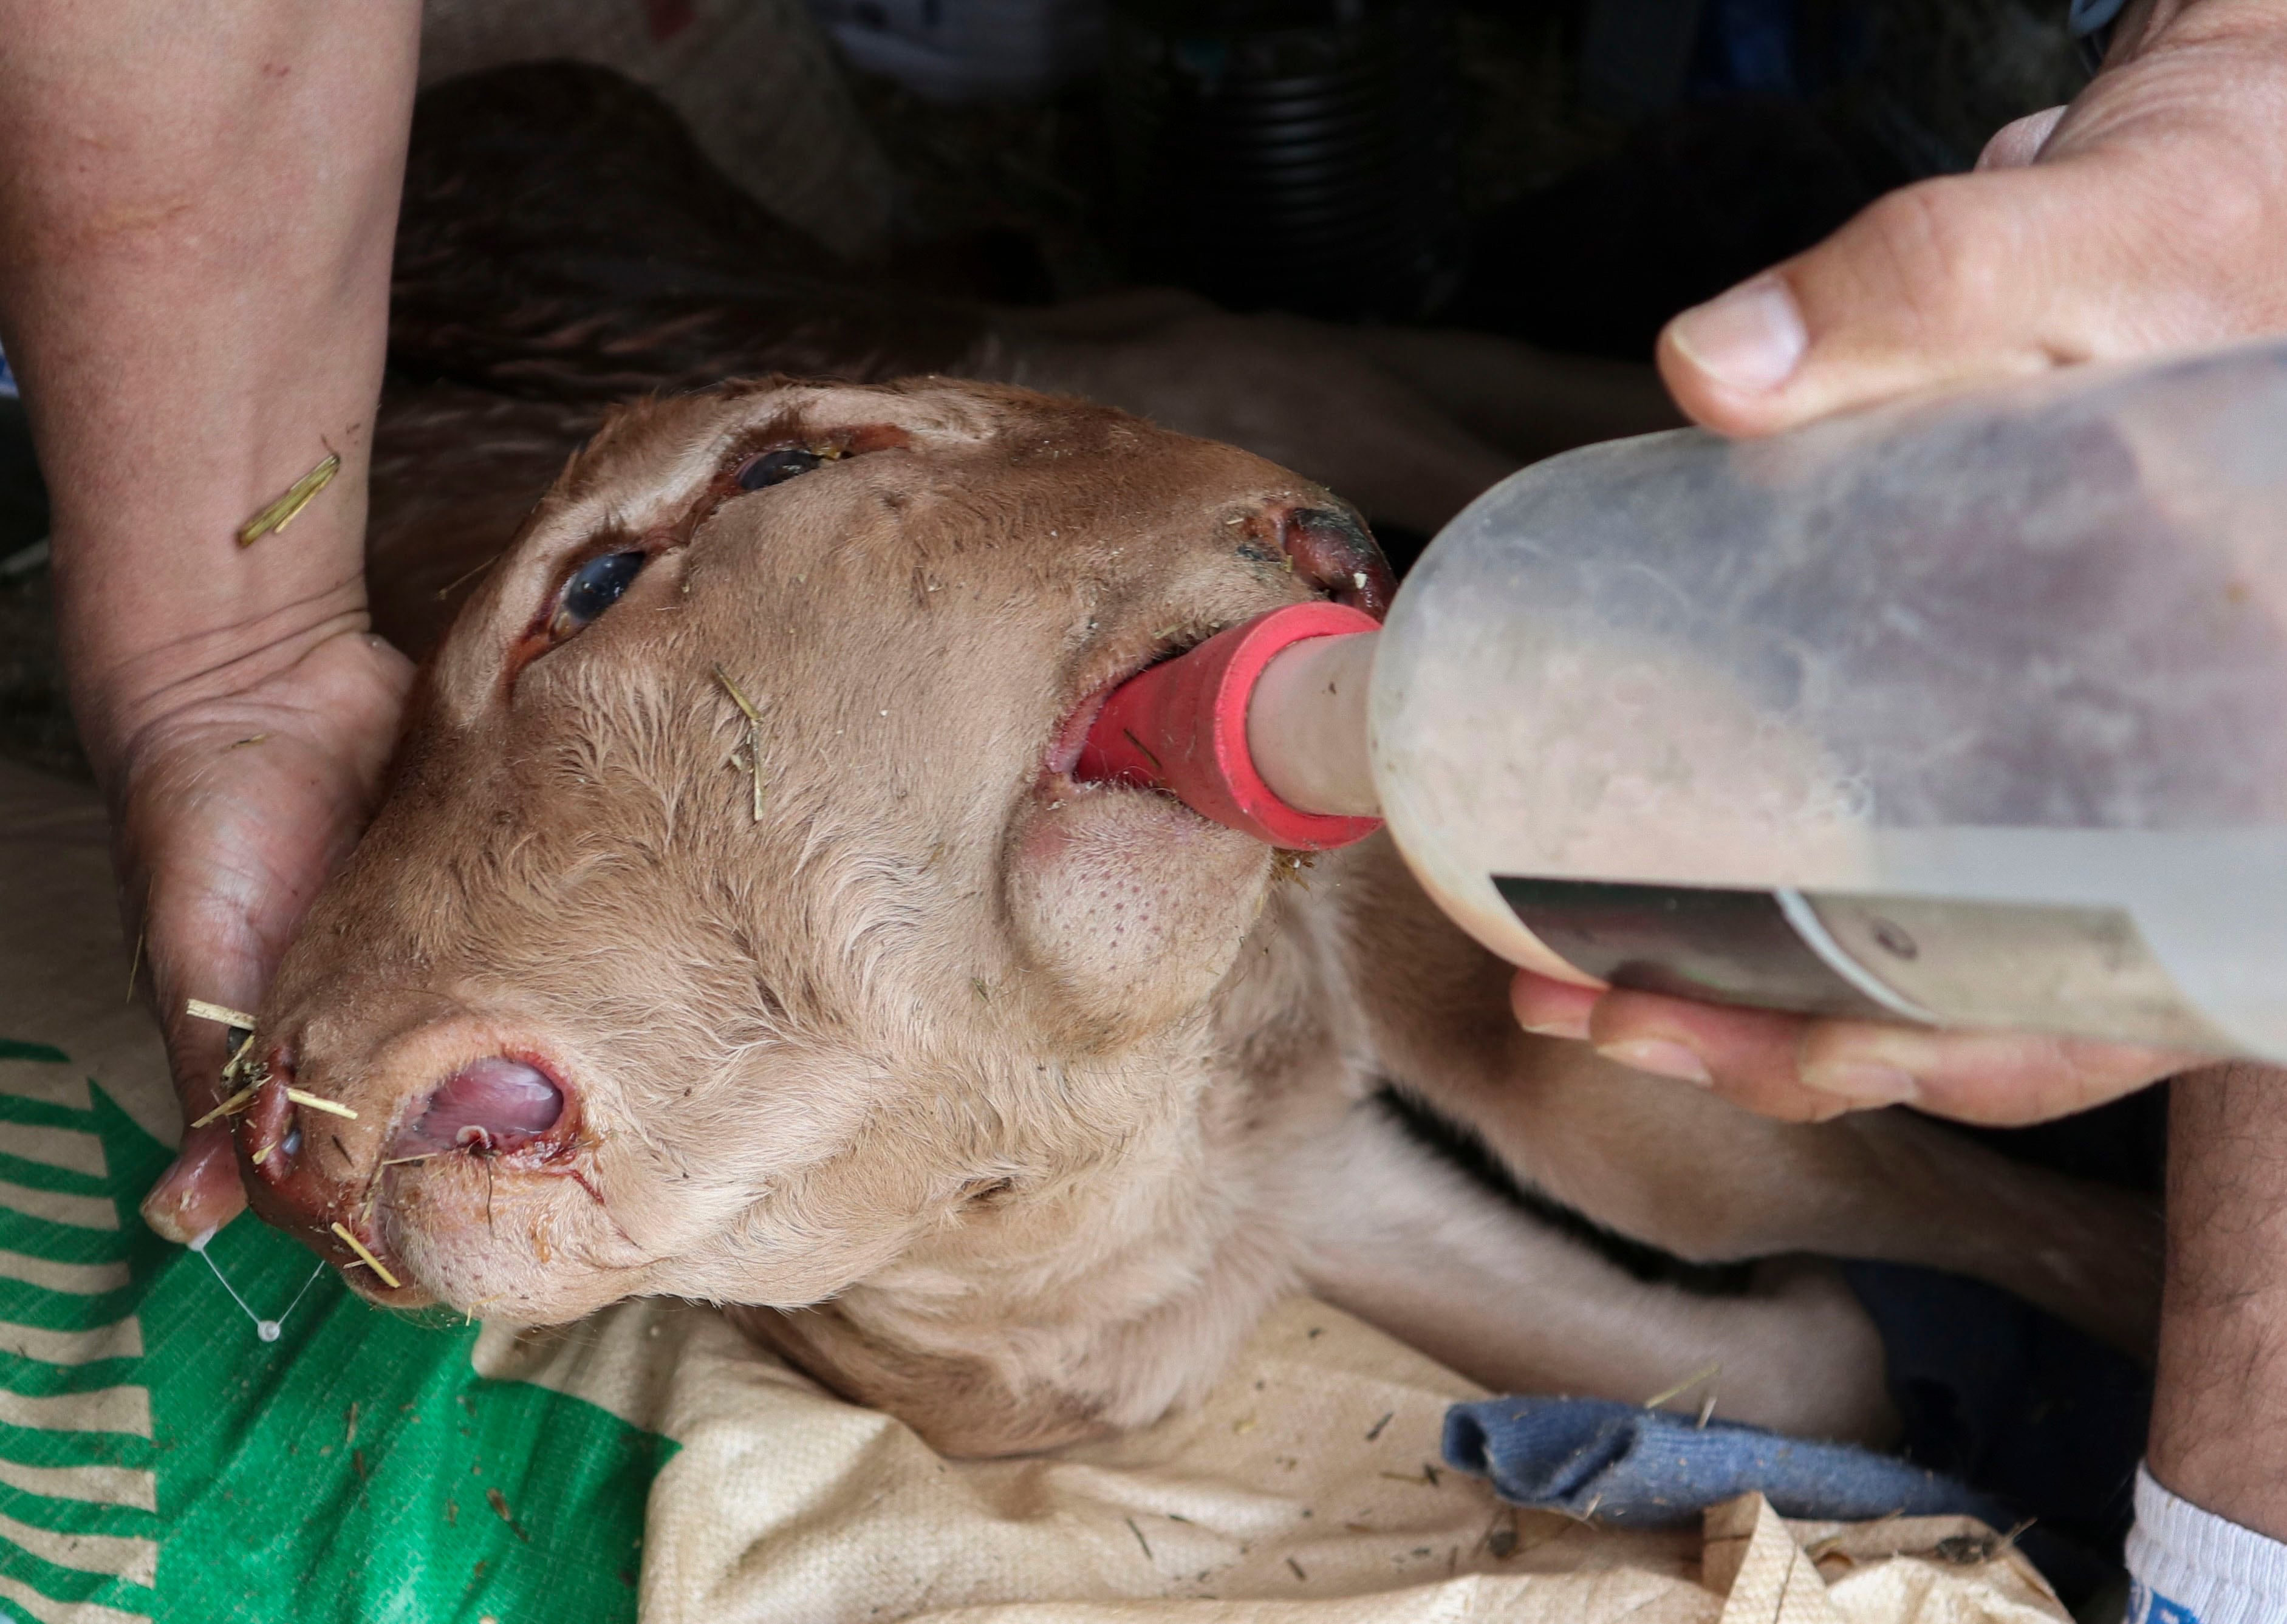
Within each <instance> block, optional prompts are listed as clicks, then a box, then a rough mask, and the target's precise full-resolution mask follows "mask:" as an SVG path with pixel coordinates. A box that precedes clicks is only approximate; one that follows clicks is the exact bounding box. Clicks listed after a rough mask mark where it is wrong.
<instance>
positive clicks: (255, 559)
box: [0, 0, 419, 776]
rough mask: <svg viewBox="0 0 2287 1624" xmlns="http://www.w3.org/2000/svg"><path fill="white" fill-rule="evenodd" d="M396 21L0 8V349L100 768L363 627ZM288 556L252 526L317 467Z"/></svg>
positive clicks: (394, 184) (409, 29) (248, 10)
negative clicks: (207, 703)
mask: <svg viewBox="0 0 2287 1624" xmlns="http://www.w3.org/2000/svg"><path fill="white" fill-rule="evenodd" d="M418 24H419V11H418V7H417V5H415V4H411V3H410V0H386V3H385V4H384V3H375V4H358V5H340V4H322V3H318V0H224V3H223V4H209V5H199V6H180V5H174V4H156V3H154V0H138V3H137V4H130V5H115V6H106V7H83V6H57V5H53V4H47V3H46V0H7V3H4V4H0V150H4V151H6V152H7V153H8V154H10V158H9V162H8V163H7V165H6V166H4V169H0V245H4V248H0V252H4V254H5V256H6V257H5V262H4V263H0V332H4V334H5V335H6V343H7V347H8V351H9V354H10V358H11V361H12V364H13V365H15V366H16V367H17V368H18V370H19V371H20V374H21V375H22V378H23V382H24V389H25V394H26V398H27V401H28V405H29V406H30V408H31V411H32V414H33V423H34V430H35V433H36V436H37V438H38V442H39V446H40V452H41V457H42V461H43V463H44V466H45V469H46V471H47V474H48V477H49V482H50V485H51V489H52V492H53V501H54V512H55V520H54V524H55V535H56V562H57V577H58V588H59V607H60V613H61V619H62V631H63V636H64V643H65V656H66V660H67V666H68V667H69V669H70V672H71V674H72V679H73V689H74V700H75V706H76V708H77V710H78V712H79V715H80V719H81V725H82V729H83V733H84V734H85V735H86V737H87V743H88V745H89V748H90V752H91V755H92V757H93V759H94V760H95V761H96V762H97V764H98V768H99V770H100V771H103V772H105V773H106V774H107V776H108V775H111V774H113V773H115V771H116V770H117V769H118V767H119V763H120V761H121V759H122V756H123V753H124V752H125V751H126V750H127V748H128V745H129V744H130V741H131V739H132V738H133V737H134V736H135V735H136V734H137V732H138V730H140V729H142V728H144V727H146V725H147V724H148V723H150V722H151V721H154V720H155V719H157V718H158V717H160V716H162V715H164V714H166V713H169V712H170V711H171V710H173V709H176V708H178V707H179V706H182V705H184V704H186V703H191V702H195V701H196V700H199V699H202V698H209V697H211V696H212V695H213V694H214V693H216V692H220V691H229V690H238V689H242V688H244V687H247V686H249V685H251V684H252V683H254V682H259V681H260V680H262V679H263V678H264V677H265V676H268V675H271V674H274V673H275V672H276V671H278V670H281V669H283V668H284V667H286V666H289V665H291V664H292V663H293V662H294V661H295V660H296V659H297V658H300V656H301V655H302V654H303V653H304V652H305V651H306V650H308V649H309V648H310V647H312V646H313V645H314V644H315V643H318V642H320V641H322V640H323V639H324V638H325V637H326V636H328V635H331V634H333V633H336V632H338V631H341V630H344V629H348V628H351V627H356V626H359V625H361V624H362V617H363V613H364V590H363V585H362V580H361V571H360V564H361V552H362V536H363V528H364V491H365V468H366V460H367V451H368V443H369V438H370V433H371V429H372V422H373V407H374V402H375V398H376V393H377V391H378V385H379V379H380V372H381V364H382V353H383V346H384V338H385V331H386V320H387V303H388V276H389V250H390V240H391V237H392V232H393V229H394V223H395V217H396V207H397V193H398V188H399V185H400V173H401V169H402V165H403V154H404V132H405V127H406V123H407V121H408V118H409V115H410V106H411V99H412V89H413V80H414V63H415V39H416V34H417V28H418ZM329 450H330V451H333V452H336V453H339V454H340V456H341V458H342V467H341V471H340V474H339V476H338V477H336V479H335V481H334V482H333V484H332V485H330V486H329V487H328V489H327V490H326V491H325V492H324V493H321V494H320V496H319V497H317V498H316V499H315V500H314V501H312V502H311V504H310V506H309V508H307V509H306V510H305V512H304V513H303V514H301V515H300V516H299V517H298V518H297V519H296V521H295V522H294V524H293V525H292V527H291V529H290V530H289V531H288V532H285V533H284V534H283V535H282V536H273V537H272V538H270V539H268V540H264V541H262V542H259V543H257V545H256V546H254V547H251V548H244V549H241V548H240V547H239V546H238V545H237V543H236V532H237V530H238V528H239V526H240V525H241V524H243V523H244V522H245V521H246V520H247V518H248V517H249V516H251V515H252V514H254V513H255V512H256V511H257V510H258V509H259V508H262V507H263V506H265V504H266V503H268V502H269V501H272V500H273V498H275V497H276V496H278V495H279V494H280V493H281V492H283V491H284V490H285V489H286V488H287V487H288V486H289V485H291V484H292V483H293V481H294V480H296V479H297V478H298V477H300V476H302V475H303V474H304V473H305V472H307V471H308V470H309V469H311V468H312V467H313V465H315V464H316V463H318V462H319V461H320V459H322V458H323V457H324V456H326V455H327V454H328V451H329Z"/></svg>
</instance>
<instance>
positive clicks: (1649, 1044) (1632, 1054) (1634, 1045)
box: [1596, 1037, 1715, 1088]
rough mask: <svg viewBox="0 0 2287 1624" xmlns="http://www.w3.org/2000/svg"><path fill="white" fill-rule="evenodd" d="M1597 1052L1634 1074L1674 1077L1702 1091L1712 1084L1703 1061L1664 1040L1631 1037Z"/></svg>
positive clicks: (1685, 1049)
mask: <svg viewBox="0 0 2287 1624" xmlns="http://www.w3.org/2000/svg"><path fill="white" fill-rule="evenodd" d="M1596 1052H1597V1053H1599V1054H1601V1055H1602V1056H1603V1057H1604V1058H1605V1059H1606V1060H1617V1061H1618V1062H1619V1064H1621V1065H1623V1066H1626V1067H1629V1068H1633V1069H1634V1070H1637V1071H1649V1072H1650V1073H1651V1074H1652V1075H1653V1076H1656V1077H1674V1079H1675V1080H1676V1081H1677V1082H1679V1083H1697V1084H1698V1085H1699V1086H1700V1087H1702V1088H1707V1087H1710V1086H1712V1085H1713V1083H1714V1081H1715V1079H1714V1078H1713V1076H1710V1075H1709V1074H1708V1070H1707V1062H1706V1061H1705V1060H1701V1059H1700V1058H1699V1057H1698V1056H1697V1055H1696V1054H1694V1053H1693V1052H1691V1051H1690V1050H1689V1049H1687V1048H1685V1047H1684V1046H1683V1045H1682V1044H1678V1043H1670V1042H1668V1041H1667V1039H1666V1038H1664V1037H1631V1038H1629V1039H1627V1040H1626V1042H1623V1043H1614V1044H1605V1045H1602V1046H1601V1047H1599V1048H1598V1049H1597V1051H1596Z"/></svg>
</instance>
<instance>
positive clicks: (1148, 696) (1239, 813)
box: [1072, 542, 1381, 851]
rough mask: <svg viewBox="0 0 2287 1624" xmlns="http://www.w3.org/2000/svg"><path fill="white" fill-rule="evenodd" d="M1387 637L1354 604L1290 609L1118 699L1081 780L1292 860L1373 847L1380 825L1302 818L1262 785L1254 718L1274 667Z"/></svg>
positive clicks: (1083, 751) (1108, 702) (1178, 662)
mask: <svg viewBox="0 0 2287 1624" xmlns="http://www.w3.org/2000/svg"><path fill="white" fill-rule="evenodd" d="M1368 545H1369V546H1371V545H1372V543H1371V542H1369V543H1368ZM1380 627H1381V622H1380V621H1378V620H1376V619H1374V617H1373V616H1372V615H1370V614H1368V613H1366V612H1365V611H1363V610H1358V609H1353V608H1350V607H1348V606H1346V605H1344V604H1341V603H1290V604H1288V605H1287V606H1286V608H1284V609H1274V610H1272V611H1270V613H1269V614H1267V615H1257V616H1256V617H1255V618H1254V619H1252V620H1247V621H1244V622H1242V623H1240V624H1239V625H1238V626H1234V627H1229V628H1227V629H1225V630H1223V631H1220V632H1217V633H1216V634H1215V635H1214V636H1212V637H1210V638H1208V639H1207V641H1206V642H1205V643H1201V644H1199V647H1197V648H1196V649H1193V650H1191V651H1190V652H1188V653H1185V654H1181V655H1178V656H1176V658H1174V659H1170V660H1163V661H1161V662H1160V663H1159V665H1156V666H1151V667H1149V668H1147V669H1146V670H1144V671H1141V672H1139V673H1137V674H1136V675H1134V676H1132V677H1130V678H1128V681H1126V682H1122V683H1121V684H1120V686H1119V687H1118V688H1115V689H1114V690H1112V692H1111V694H1110V695H1109V696H1107V697H1106V698H1105V699H1104V708H1103V709H1102V710H1101V711H1099V712H1098V713H1096V721H1095V723H1094V724H1093V725H1092V726H1090V728H1089V729H1088V739H1087V742H1086V743H1084V744H1083V745H1081V746H1080V761H1079V762H1078V764H1077V765H1076V766H1075V767H1074V768H1073V769H1072V777H1074V778H1076V779H1078V780H1079V781H1080V782H1081V783H1083V784H1108V783H1120V784H1136V785H1137V786H1139V787H1144V788H1151V789H1163V790H1166V791H1167V792H1168V793H1170V794H1172V795H1174V796H1175V798H1176V799H1177V800H1180V801H1182V802H1183V804H1184V805H1185V806H1187V807H1189V808H1191V810H1192V811H1194V812H1196V813H1198V814H1199V816H1201V817H1207V818H1212V819H1214V820H1215V822H1216V823H1218V824H1223V826H1224V827H1225V828H1227V829H1236V830H1238V832H1240V833H1241V834H1251V835H1253V836H1254V838H1255V839H1256V840H1262V841H1264V842H1266V843H1267V844H1270V845H1272V846H1278V847H1286V849H1288V850H1291V851H1324V850H1326V849H1327V848H1329V847H1336V846H1348V845H1349V844H1351V843H1352V842H1354V841H1357V840H1364V839H1365V838H1366V836H1368V835H1370V834H1372V833H1373V832H1374V831H1375V830H1377V829H1379V828H1381V819H1380V818H1377V817H1328V816H1321V815H1319V814H1318V813H1313V812H1303V811H1300V810H1297V809H1296V808H1294V807H1290V806H1288V805H1287V804H1286V802H1285V801H1283V800H1279V799H1278V795H1277V794H1276V793H1275V792H1273V791H1272V790H1271V788H1270V785H1269V784H1265V783H1264V782H1263V781H1262V774H1261V773H1259V772H1257V771H1256V770H1255V768H1254V757H1253V755H1252V754H1251V753H1249V751H1248V749H1247V744H1246V710H1247V706H1248V704H1249V703H1250V702H1251V701H1252V700H1253V699H1254V684H1255V682H1256V680H1257V679H1259V678H1260V677H1261V676H1262V673H1263V669H1264V667H1266V666H1269V665H1270V662H1271V660H1272V659H1273V658H1276V657H1277V656H1278V655H1280V654H1283V653H1285V652H1286V650H1288V649H1290V648H1292V647H1294V644H1296V643H1301V642H1303V641H1304V640H1306V639H1308V638H1312V637H1340V636H1355V635H1357V634H1359V633H1361V632H1372V631H1376V630H1379V629H1380Z"/></svg>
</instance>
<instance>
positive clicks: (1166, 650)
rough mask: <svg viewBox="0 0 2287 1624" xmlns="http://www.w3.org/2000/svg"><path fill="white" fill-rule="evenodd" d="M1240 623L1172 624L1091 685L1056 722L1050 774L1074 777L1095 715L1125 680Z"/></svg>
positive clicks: (1050, 759)
mask: <svg viewBox="0 0 2287 1624" xmlns="http://www.w3.org/2000/svg"><path fill="white" fill-rule="evenodd" d="M1236 625H1238V621H1236V620H1230V621H1224V622H1222V623H1220V624H1205V625H1199V626H1194V625H1192V624H1191V622H1188V621H1186V622H1184V623H1183V627H1181V628H1180V629H1179V630H1178V629H1174V628H1171V629H1170V630H1168V631H1167V632H1164V633H1162V634H1160V635H1159V636H1158V637H1156V638H1155V639H1153V641H1152V643H1151V648H1150V649H1149V650H1146V651H1145V653H1144V655H1143V657H1142V658H1136V659H1132V660H1130V661H1128V663H1127V664H1126V665H1124V666H1121V667H1120V669H1119V671H1118V674H1116V675H1114V676H1112V678H1111V679H1110V680H1109V681H1106V682H1098V683H1097V684H1096V686H1094V687H1093V688H1091V689H1089V690H1088V692H1087V694H1086V695H1085V696H1084V697H1082V698H1081V699H1080V702H1079V703H1078V704H1076V705H1074V706H1072V708H1071V709H1070V710H1068V711H1066V712H1065V713H1064V720H1063V721H1059V722H1058V723H1057V724H1056V733H1055V735H1054V737H1053V739H1052V741H1051V743H1050V745H1049V754H1048V761H1047V762H1046V766H1047V770H1048V776H1049V777H1052V778H1070V777H1072V771H1073V769H1075V768H1077V767H1078V766H1079V765H1080V752H1081V751H1082V750H1083V749H1084V748H1086V746H1087V745H1088V730H1089V729H1092V728H1094V727H1095V726H1096V718H1097V717H1098V716H1100V715H1102V714H1103V713H1104V701H1105V700H1106V699H1109V698H1111V697H1112V693H1113V691H1114V690H1117V689H1118V688H1120V685H1121V684H1122V683H1125V682H1129V681H1132V680H1133V679H1134V678H1136V677H1138V676H1141V675H1142V674H1144V672H1146V671H1149V670H1151V667H1152V666H1163V665H1165V664H1167V662H1168V661H1169V660H1171V659H1178V658H1182V657H1183V655H1186V654H1188V653H1190V652H1191V650H1193V649H1196V648H1198V647H1199V645H1200V644H1201V643H1205V642H1206V641H1207V639H1208V638H1210V637H1213V636H1214V635H1215V634H1216V633H1218V632H1221V631H1223V630H1225V629H1227V628H1228V627H1232V626H1236Z"/></svg>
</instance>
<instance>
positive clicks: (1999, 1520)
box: [1444, 1395, 2014, 1528]
mask: <svg viewBox="0 0 2287 1624" xmlns="http://www.w3.org/2000/svg"><path fill="white" fill-rule="evenodd" d="M1444 1453H1445V1459H1446V1461H1447V1462H1449V1463H1451V1464H1452V1466H1453V1467H1455V1468H1456V1469H1457V1470H1461V1471H1466V1472H1473V1473H1475V1474H1476V1475H1477V1476H1479V1477H1484V1478H1492V1482H1493V1487H1494V1489H1495V1490H1496V1491H1497V1492H1499V1494H1500V1497H1501V1498H1502V1499H1504V1500H1506V1501H1508V1502H1512V1503H1513V1504H1516V1505H1521V1506H1527V1507H1531V1508H1532V1509H1534V1510H1550V1511H1563V1512H1567V1513H1569V1514H1571V1516H1574V1517H1586V1516H1588V1515H1590V1514H1592V1513H1593V1514H1594V1515H1595V1517H1597V1518H1600V1519H1602V1520H1603V1521H1606V1522H1611V1523H1619V1524H1624V1525H1628V1526H1631V1527H1637V1528H1662V1527H1670V1526H1674V1525H1676V1524H1680V1523H1688V1522H1692V1521H1695V1520H1697V1518H1698V1516H1699V1513H1700V1512H1701V1511H1702V1510H1705V1509H1706V1508H1707V1507H1709V1506H1712V1505H1715V1504H1718V1503H1720V1502H1722V1501H1726V1500H1729V1499H1730V1498H1732V1497H1733V1496H1734V1495H1737V1494H1748V1493H1750V1492H1760V1493H1761V1494H1763V1495H1764V1496H1765V1497H1766V1498H1767V1499H1769V1501H1770V1502H1771V1504H1772V1506H1773V1507H1774V1508H1775V1509H1776V1510H1777V1511H1778V1512H1779V1514H1780V1515H1781V1516H1783V1517H1802V1518H1837V1519H1841V1520H1845V1521H1853V1522H1855V1521H1859V1520H1862V1519H1864V1518H1873V1517H1884V1516H1887V1515H1890V1514H1891V1513H1894V1512H1902V1513H1903V1514H1904V1515H1906V1516H1909V1517H1934V1516H1944V1515H1951V1514H1955V1513H1959V1514H1962V1515H1966V1516H1969V1517H1974V1518H1980V1519H1981V1520H1982V1521H1983V1522H1985V1523H1986V1524H1988V1525H1990V1526H1992V1527H1996V1528H2007V1527H2009V1526H2010V1525H2011V1524H2012V1522H2013V1521H2014V1518H2011V1517H2010V1515H2009V1514H2008V1512H2007V1511H2006V1510H2005V1509H2004V1508H2003V1507H2002V1506H2000V1505H1999V1504H1998V1502H1995V1501H1993V1500H1990V1499H1989V1498H1988V1497H1987V1496H1985V1495H1983V1494H1978V1493H1977V1492H1976V1491H1974V1489H1971V1488H1969V1487H1968V1486H1966V1485H1964V1484H1962V1483H1959V1482H1957V1481H1955V1480H1954V1479H1953V1478H1947V1477H1943V1476H1941V1475H1940V1474H1939V1473H1937V1472H1934V1471H1929V1470H1924V1469H1923V1468H1921V1467H1919V1466H1914V1465H1910V1464H1909V1463H1908V1462H1904V1461H1901V1460H1897V1459H1895V1458H1893V1457H1891V1456H1889V1455H1874V1454H1872V1453H1870V1452H1869V1451H1867V1450H1864V1449H1859V1448H1856V1447H1852V1446H1851V1445H1848V1444H1826V1443H1814V1442H1812V1441H1810V1440H1808V1439H1800V1438H1786V1437H1784V1436H1782V1435H1780V1434H1779V1433H1777V1432H1767V1431H1764V1430H1763V1429H1762V1428H1761V1427H1751V1426H1745V1425H1743V1424H1741V1423H1737V1422H1728V1421H1710V1422H1709V1423H1707V1424H1706V1425H1705V1427H1699V1426H1695V1425H1694V1424H1693V1423H1692V1421H1691V1418H1690V1416H1687V1415H1671V1414H1669V1413H1668V1412H1667V1411H1665V1410H1648V1409H1645V1408H1643V1407H1642V1406H1640V1405H1634V1404H1621V1403H1618V1402H1615V1401H1613V1400H1611V1399H1553V1398H1537V1397H1532V1396H1530V1395H1520V1396H1517V1397H1513V1398H1507V1399H1480V1400H1478V1401H1477V1402H1476V1403H1473V1404H1457V1405H1455V1406H1454V1407H1452V1409H1450V1410H1448V1411H1446V1412H1445V1443H1444Z"/></svg>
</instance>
